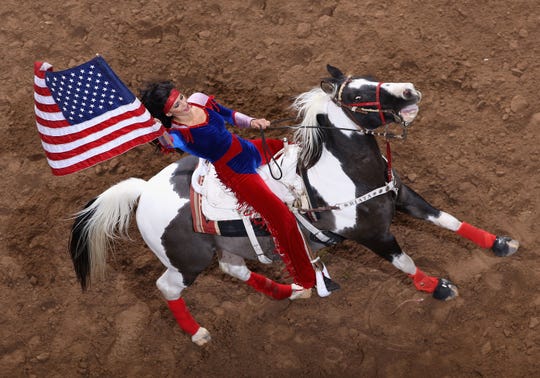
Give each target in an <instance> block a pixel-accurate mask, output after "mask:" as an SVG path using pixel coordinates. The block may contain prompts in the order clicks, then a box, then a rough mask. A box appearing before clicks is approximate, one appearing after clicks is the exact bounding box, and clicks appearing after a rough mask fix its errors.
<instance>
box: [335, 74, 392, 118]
mask: <svg viewBox="0 0 540 378" xmlns="http://www.w3.org/2000/svg"><path fill="white" fill-rule="evenodd" d="M350 82H351V77H348V78H347V80H345V81H344V82H343V84H341V86H340V88H339V90H338V93H337V99H336V100H337V101H335V102H336V104H337V105H338V106H341V107H345V108H347V109H349V110H350V111H352V112H355V113H363V114H366V113H369V112H374V111H376V112H378V113H379V117H380V118H381V122H382V124H383V125H384V124H385V123H386V119H385V118H384V112H385V111H384V110H383V108H382V106H381V85H383V83H382V82H379V83H378V84H377V89H376V90H375V101H366V102H355V103H352V104H345V103H343V102H342V99H341V95H342V93H343V90H344V89H345V87H346V86H347V85H348V84H349V83H350ZM366 106H376V107H377V110H374V109H366V108H365V107H366Z"/></svg>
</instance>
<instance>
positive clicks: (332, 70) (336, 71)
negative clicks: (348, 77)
mask: <svg viewBox="0 0 540 378" xmlns="http://www.w3.org/2000/svg"><path fill="white" fill-rule="evenodd" d="M326 69H327V70H328V73H330V75H332V77H333V78H336V79H341V78H342V77H343V76H345V75H343V72H341V71H340V69H339V68H337V67H334V66H331V65H329V64H327V65H326Z"/></svg>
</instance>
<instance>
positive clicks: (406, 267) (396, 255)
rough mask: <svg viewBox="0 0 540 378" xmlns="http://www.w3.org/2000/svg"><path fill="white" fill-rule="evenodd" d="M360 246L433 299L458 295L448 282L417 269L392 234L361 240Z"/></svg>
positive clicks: (446, 298) (452, 297) (452, 285)
mask: <svg viewBox="0 0 540 378" xmlns="http://www.w3.org/2000/svg"><path fill="white" fill-rule="evenodd" d="M361 244H363V245H365V246H366V247H368V248H369V249H371V250H372V251H374V252H375V253H377V254H378V255H379V256H381V257H382V258H384V259H386V260H388V261H390V262H391V263H392V265H394V266H395V267H396V268H397V269H399V270H401V271H402V272H403V273H406V274H407V275H408V276H409V277H410V278H411V279H412V280H413V284H414V286H415V287H416V289H417V290H419V291H423V292H426V293H430V294H432V295H433V298H435V299H439V300H445V301H446V300H450V299H454V298H455V297H457V296H458V295H459V292H458V289H457V286H456V285H454V284H453V283H452V282H451V281H450V280H448V279H446V278H437V277H433V276H429V275H427V274H426V273H424V272H423V271H422V270H421V269H420V268H418V267H417V266H416V265H415V263H414V261H413V259H412V258H411V257H410V256H409V255H407V254H406V253H405V252H403V251H402V250H401V247H400V246H399V244H398V242H397V241H396V238H395V237H394V236H393V235H392V234H390V233H389V234H387V235H386V236H384V237H382V238H381V237H379V236H378V237H373V238H371V239H366V240H362V241H361Z"/></svg>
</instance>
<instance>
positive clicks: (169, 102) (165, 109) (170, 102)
mask: <svg viewBox="0 0 540 378" xmlns="http://www.w3.org/2000/svg"><path fill="white" fill-rule="evenodd" d="M179 95H180V92H179V91H178V90H177V89H175V88H173V89H171V94H169V98H168V99H167V102H165V106H164V107H163V113H165V114H167V113H168V112H169V111H170V110H171V108H172V106H173V105H174V103H175V102H176V99H177V98H178V96H179Z"/></svg>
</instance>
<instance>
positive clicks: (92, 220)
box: [69, 178, 148, 291]
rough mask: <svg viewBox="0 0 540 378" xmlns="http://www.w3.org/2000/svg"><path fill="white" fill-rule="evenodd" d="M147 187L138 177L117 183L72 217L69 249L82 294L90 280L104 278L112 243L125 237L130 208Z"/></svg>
mask: <svg viewBox="0 0 540 378" xmlns="http://www.w3.org/2000/svg"><path fill="white" fill-rule="evenodd" d="M147 184H148V183H147V182H146V181H144V180H142V179H138V178H130V179H127V180H124V181H122V182H119V183H118V184H116V185H114V186H112V187H110V188H109V189H107V190H106V191H104V192H103V193H102V194H101V195H99V196H98V197H97V198H94V199H92V200H91V201H90V202H88V204H86V206H85V207H84V209H83V210H82V211H80V212H78V213H77V214H76V215H75V222H74V223H73V227H72V229H71V239H70V243H69V250H70V253H71V259H72V261H73V266H74V268H75V273H76V274H77V279H78V280H79V283H80V284H81V287H82V289H83V291H84V290H86V288H87V287H88V286H89V284H90V282H91V280H93V279H99V278H103V276H104V275H105V266H106V264H107V254H108V250H109V249H110V248H111V246H112V242H113V241H114V240H115V239H120V238H127V237H128V228H129V224H130V220H131V214H132V211H133V208H134V206H135V204H136V202H137V200H138V199H139V197H140V195H141V194H142V192H143V191H144V189H145V188H146V186H147Z"/></svg>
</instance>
